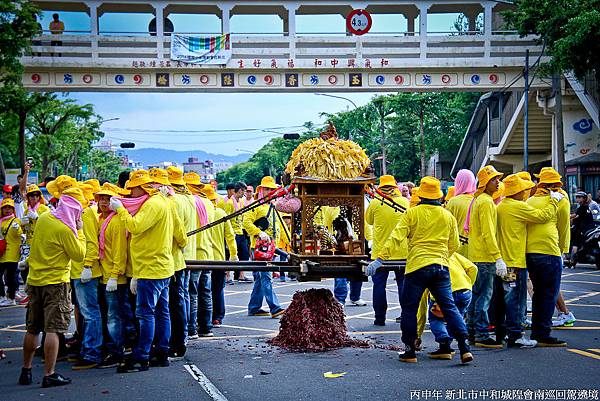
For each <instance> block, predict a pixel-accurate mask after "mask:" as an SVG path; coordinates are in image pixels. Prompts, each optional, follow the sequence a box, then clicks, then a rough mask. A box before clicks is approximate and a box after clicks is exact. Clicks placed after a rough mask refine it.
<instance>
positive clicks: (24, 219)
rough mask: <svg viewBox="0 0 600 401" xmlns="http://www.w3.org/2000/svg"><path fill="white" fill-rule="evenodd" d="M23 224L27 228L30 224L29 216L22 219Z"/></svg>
mask: <svg viewBox="0 0 600 401" xmlns="http://www.w3.org/2000/svg"><path fill="white" fill-rule="evenodd" d="M21 224H23V225H24V226H26V225H27V224H29V216H23V217H22V218H21Z"/></svg>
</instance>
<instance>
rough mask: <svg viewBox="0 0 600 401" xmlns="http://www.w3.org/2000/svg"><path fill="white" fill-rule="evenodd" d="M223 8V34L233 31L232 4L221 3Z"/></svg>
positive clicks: (220, 6)
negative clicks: (231, 25)
mask: <svg viewBox="0 0 600 401" xmlns="http://www.w3.org/2000/svg"><path fill="white" fill-rule="evenodd" d="M219 8H220V9H221V34H223V35H225V34H227V33H231V28H230V25H229V24H230V22H231V9H232V8H233V5H231V4H219Z"/></svg>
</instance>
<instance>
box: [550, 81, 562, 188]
mask: <svg viewBox="0 0 600 401" xmlns="http://www.w3.org/2000/svg"><path fill="white" fill-rule="evenodd" d="M561 81H562V75H561V74H560V72H558V71H555V72H554V74H553V75H552V90H553V92H554V124H555V126H554V129H555V137H554V151H555V152H556V159H554V160H555V161H556V165H555V166H554V167H555V169H556V171H558V174H560V175H562V176H563V177H564V175H565V138H564V131H563V114H562V85H561Z"/></svg>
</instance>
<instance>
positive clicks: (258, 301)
mask: <svg viewBox="0 0 600 401" xmlns="http://www.w3.org/2000/svg"><path fill="white" fill-rule="evenodd" d="M252 276H253V277H254V287H252V294H250V301H249V302H248V315H253V314H255V313H257V312H258V311H259V310H260V308H261V307H262V301H263V298H265V300H266V301H267V304H268V305H269V310H270V311H271V313H277V312H279V311H280V310H281V309H282V308H281V305H279V300H278V299H277V295H275V292H274V291H273V274H272V273H271V272H252Z"/></svg>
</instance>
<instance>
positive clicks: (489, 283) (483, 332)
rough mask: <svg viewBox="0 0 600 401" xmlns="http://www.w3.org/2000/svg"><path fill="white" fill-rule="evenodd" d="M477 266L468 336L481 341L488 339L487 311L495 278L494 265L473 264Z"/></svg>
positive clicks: (488, 320)
mask: <svg viewBox="0 0 600 401" xmlns="http://www.w3.org/2000/svg"><path fill="white" fill-rule="evenodd" d="M475 264H476V265H477V269H478V271H477V279H476V280H475V284H474V285H473V298H472V300H471V305H469V312H468V320H467V321H468V328H469V334H471V335H474V336H475V339H476V340H479V341H483V340H487V339H488V338H490V333H489V330H488V327H489V325H490V318H489V316H488V309H489V308H490V301H491V300H492V294H493V292H494V277H495V276H496V264H495V263H475Z"/></svg>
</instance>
